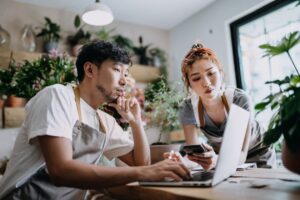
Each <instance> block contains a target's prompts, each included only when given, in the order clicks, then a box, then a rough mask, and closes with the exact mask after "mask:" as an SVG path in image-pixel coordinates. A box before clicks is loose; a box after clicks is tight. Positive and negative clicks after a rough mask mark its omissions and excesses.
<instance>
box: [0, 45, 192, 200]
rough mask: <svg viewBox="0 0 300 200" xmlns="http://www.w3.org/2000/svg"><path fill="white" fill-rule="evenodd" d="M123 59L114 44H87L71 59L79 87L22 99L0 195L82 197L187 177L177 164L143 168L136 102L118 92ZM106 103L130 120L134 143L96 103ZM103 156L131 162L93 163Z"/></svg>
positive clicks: (145, 153) (145, 151)
mask: <svg viewBox="0 0 300 200" xmlns="http://www.w3.org/2000/svg"><path fill="white" fill-rule="evenodd" d="M129 64H130V59H129V56H128V54H127V53H126V51H124V50H122V49H121V48H119V47H118V46H116V45H114V44H112V43H109V42H94V43H91V44H88V45H85V46H84V47H83V48H82V50H81V52H80V54H79V56H78V58H77V61H76V67H77V74H78V75H77V76H78V81H79V85H78V86H77V87H72V86H71V85H68V86H63V85H59V84H56V85H53V86H50V87H47V88H45V89H44V90H42V91H40V92H39V93H38V94H37V95H36V96H35V97H34V98H32V99H31V100H30V101H29V102H28V104H27V105H26V119H25V121H24V124H23V125H22V127H21V130H20V133H19V135H18V137H17V140H16V144H15V147H14V150H13V153H12V156H11V159H10V161H9V163H8V167H7V170H6V172H5V174H4V177H3V178H2V180H1V183H0V199H2V198H4V199H83V198H84V196H85V194H86V191H85V190H84V189H97V188H101V187H109V186H115V185H121V184H126V183H129V182H132V181H138V180H150V181H151V180H161V179H164V178H166V177H169V178H173V179H175V180H177V181H179V180H181V179H182V178H184V177H186V176H188V173H189V172H188V170H187V168H186V167H185V166H184V165H183V164H182V163H180V162H174V161H170V160H165V161H163V162H160V163H157V164H155V165H150V166H147V165H148V164H149V162H150V153H149V144H148V142H147V139H146V136H145V132H144V130H143V127H142V122H141V112H140V107H139V104H138V103H137V100H136V99H131V100H128V99H125V97H124V95H125V94H124V87H125V85H126V77H127V75H128V65H129ZM105 102H107V103H109V104H110V105H111V106H113V107H114V108H116V110H117V111H118V112H119V114H120V115H121V116H122V117H123V118H124V119H126V120H127V121H128V123H129V125H130V126H131V129H132V138H133V141H132V139H130V137H129V136H128V135H127V134H126V133H124V132H123V131H122V129H121V128H120V126H119V125H118V124H117V123H116V121H115V120H114V119H113V118H112V117H111V116H109V115H108V114H106V113H104V112H102V111H100V110H99V109H98V107H99V106H100V105H102V104H103V103H105ZM102 155H105V156H106V157H107V158H109V159H111V158H114V157H118V158H119V159H121V160H122V161H123V162H125V163H127V164H128V165H130V166H134V167H120V168H111V167H104V166H97V165H96V164H97V163H98V161H99V160H100V159H101V157H102Z"/></svg>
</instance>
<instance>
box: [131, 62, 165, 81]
mask: <svg viewBox="0 0 300 200" xmlns="http://www.w3.org/2000/svg"><path fill="white" fill-rule="evenodd" d="M129 72H130V74H131V75H132V77H133V78H134V79H135V80H136V82H141V83H149V82H151V81H153V80H154V79H156V78H158V77H159V75H160V71H159V68H156V67H152V66H146V65H138V64H133V66H132V67H130V68H129Z"/></svg>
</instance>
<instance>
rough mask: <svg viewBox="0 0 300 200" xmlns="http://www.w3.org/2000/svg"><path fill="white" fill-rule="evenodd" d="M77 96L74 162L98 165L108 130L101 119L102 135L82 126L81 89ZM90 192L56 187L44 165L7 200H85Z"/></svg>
mask: <svg viewBox="0 0 300 200" xmlns="http://www.w3.org/2000/svg"><path fill="white" fill-rule="evenodd" d="M74 92H75V101H76V106H77V111H78V115H79V120H77V121H76V123H75V125H74V127H73V133H72V148H73V159H74V160H78V161H81V162H84V163H90V164H97V163H98V162H99V160H100V158H101V157H102V154H103V149H104V145H105V140H106V130H105V127H104V125H103V123H102V121H101V119H100V117H99V116H98V117H99V130H100V132H99V131H98V130H96V129H94V128H92V127H90V126H88V125H86V124H84V123H82V115H81V109H80V94H79V89H78V87H76V88H75V89H74ZM86 192H87V191H86V190H81V189H77V188H70V187H57V186H55V185H54V184H53V183H52V181H51V180H50V176H49V174H48V171H47V167H46V165H45V164H44V165H43V166H42V167H41V168H40V169H38V170H37V172H36V173H35V174H34V175H32V176H31V177H30V178H29V179H28V180H27V181H26V182H25V183H24V184H23V185H21V186H20V187H19V188H16V189H15V190H14V191H12V192H11V193H10V194H9V195H8V196H7V197H6V198H4V199H7V200H10V199H13V200H19V199H20V200H21V199H22V200H25V199H38V200H49V199H57V200H70V199H76V200H80V199H84V198H85V196H86Z"/></svg>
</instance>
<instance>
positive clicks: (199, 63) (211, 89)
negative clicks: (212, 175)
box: [180, 44, 276, 169]
mask: <svg viewBox="0 0 300 200" xmlns="http://www.w3.org/2000/svg"><path fill="white" fill-rule="evenodd" d="M181 71H182V79H183V81H184V84H185V86H186V89H187V91H188V92H189V93H190V97H189V98H187V99H186V100H185V101H184V102H183V105H182V108H181V111H180V121H181V124H182V126H183V130H184V135H185V139H186V143H187V144H188V145H192V144H199V143H201V142H200V141H199V140H198V137H197V128H198V127H200V129H201V132H202V133H203V134H204V135H205V136H206V138H207V141H208V143H209V144H210V145H208V144H203V145H204V147H205V148H206V149H207V150H208V151H207V152H206V153H203V154H197V155H188V158H189V159H190V160H192V161H194V162H196V163H198V164H200V165H201V166H202V167H203V168H204V169H211V168H213V167H214V166H215V164H216V160H217V157H218V156H217V154H218V152H219V148H220V144H221V141H222V137H223V133H224V129H225V126H226V118H227V114H228V112H229V110H230V105H231V104H232V103H234V104H237V105H238V106H240V107H242V108H244V109H246V110H248V111H250V113H251V116H253V113H252V110H251V104H250V100H249V98H248V97H247V96H246V94H245V92H244V91H243V90H240V89H237V88H229V87H227V88H225V87H224V84H223V80H224V71H223V67H222V66H221V64H220V62H219V60H218V58H217V56H216V54H215V53H214V52H213V51H212V50H211V49H208V48H205V47H204V46H203V45H202V44H195V45H193V47H192V49H191V50H190V51H189V52H188V54H187V55H186V56H185V58H184V60H183V62H182V68H181ZM241 134H245V140H244V144H243V147H242V153H241V158H240V164H242V163H244V162H245V161H246V162H256V164H257V166H258V167H268V168H269V167H276V159H275V151H274V149H272V148H271V147H269V146H264V145H263V144H262V130H261V128H260V126H259V124H258V123H257V122H256V121H255V120H254V119H253V118H251V119H250V120H249V124H248V128H247V132H246V133H241Z"/></svg>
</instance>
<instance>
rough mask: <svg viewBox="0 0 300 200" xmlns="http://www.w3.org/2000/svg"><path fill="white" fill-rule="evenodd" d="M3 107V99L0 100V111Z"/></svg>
mask: <svg viewBox="0 0 300 200" xmlns="http://www.w3.org/2000/svg"><path fill="white" fill-rule="evenodd" d="M3 106H4V100H3V99H0V109H2V108H3Z"/></svg>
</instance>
